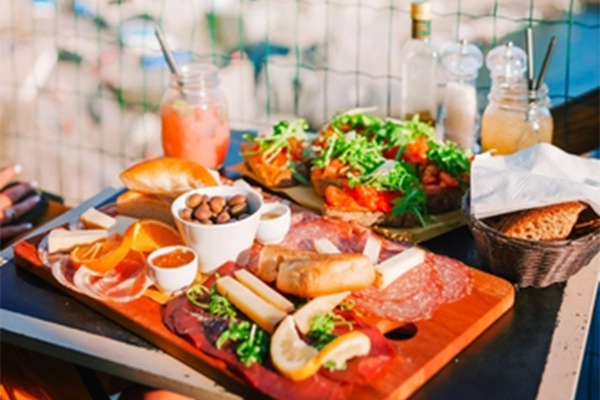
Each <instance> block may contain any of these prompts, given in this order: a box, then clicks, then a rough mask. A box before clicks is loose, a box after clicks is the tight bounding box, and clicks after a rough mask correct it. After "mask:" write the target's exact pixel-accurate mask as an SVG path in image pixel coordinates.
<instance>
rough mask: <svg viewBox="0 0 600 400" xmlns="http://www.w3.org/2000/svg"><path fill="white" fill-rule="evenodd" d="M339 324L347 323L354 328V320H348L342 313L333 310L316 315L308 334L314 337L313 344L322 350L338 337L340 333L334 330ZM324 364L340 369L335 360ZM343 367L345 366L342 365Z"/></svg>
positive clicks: (330, 367)
mask: <svg viewBox="0 0 600 400" xmlns="http://www.w3.org/2000/svg"><path fill="white" fill-rule="evenodd" d="M338 325H347V326H348V327H349V328H350V330H352V329H354V325H353V324H352V322H350V321H348V320H346V319H345V318H344V317H342V316H341V315H338V314H335V313H334V312H333V311H329V312H328V313H326V314H323V315H315V316H314V317H313V319H312V320H311V321H310V330H309V331H308V334H307V336H308V337H309V338H311V339H313V342H312V343H311V346H312V347H314V348H316V349H318V350H321V349H323V348H324V347H325V346H327V345H328V344H329V343H331V342H333V340H335V338H337V337H338V335H336V334H334V333H333V330H334V329H335V327H336V326H338ZM323 366H324V367H326V368H329V369H339V368H337V366H336V364H335V362H332V363H327V362H326V363H325V364H323ZM341 369H344V368H343V367H342V368H341Z"/></svg>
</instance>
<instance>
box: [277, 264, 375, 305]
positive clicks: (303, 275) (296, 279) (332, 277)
mask: <svg viewBox="0 0 600 400" xmlns="http://www.w3.org/2000/svg"><path fill="white" fill-rule="evenodd" d="M374 282H375V268H374V267H373V263H372V262H371V260H369V259H368V258H367V257H366V256H365V255H363V254H320V255H319V257H318V258H315V259H297V260H290V261H283V262H281V263H280V264H279V271H278V272H277V282H276V286H277V289H279V290H281V291H282V292H285V293H289V294H292V295H295V296H300V297H305V298H313V297H318V296H323V295H326V294H332V293H338V292H343V291H346V290H350V291H352V290H360V289H364V288H366V287H368V286H371V285H372V284H373V283H374Z"/></svg>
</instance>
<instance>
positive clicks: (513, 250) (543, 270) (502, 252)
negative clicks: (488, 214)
mask: <svg viewBox="0 0 600 400" xmlns="http://www.w3.org/2000/svg"><path fill="white" fill-rule="evenodd" d="M462 206H463V212H464V213H465V215H466V217H467V221H468V224H469V228H470V229H471V232H472V233H473V237H474V238H475V242H476V243H477V248H478V250H479V255H480V256H481V261H482V262H483V263H485V264H487V265H489V266H490V268H491V270H492V272H493V273H494V274H497V275H499V276H501V277H503V278H506V279H508V280H509V281H511V282H513V283H516V284H517V285H519V286H520V287H529V286H533V287H537V288H542V287H546V286H549V285H551V284H553V283H556V282H564V281H566V280H567V279H568V278H569V277H570V276H571V275H573V274H575V273H576V272H577V271H579V270H580V269H581V268H582V267H583V266H585V265H587V264H589V263H590V261H591V260H592V258H594V256H595V255H596V254H598V251H599V250H600V228H598V229H596V230H594V231H593V232H590V233H588V234H587V235H585V236H581V237H579V238H577V239H573V240H563V241H555V242H549V241H532V240H524V239H517V238H511V237H508V236H506V235H504V234H503V233H501V232H499V231H497V230H495V229H492V228H491V227H490V226H488V225H486V224H485V223H483V222H482V221H481V220H478V219H475V218H473V216H472V215H471V207H470V194H469V192H467V193H466V194H465V196H464V197H463V203H462Z"/></svg>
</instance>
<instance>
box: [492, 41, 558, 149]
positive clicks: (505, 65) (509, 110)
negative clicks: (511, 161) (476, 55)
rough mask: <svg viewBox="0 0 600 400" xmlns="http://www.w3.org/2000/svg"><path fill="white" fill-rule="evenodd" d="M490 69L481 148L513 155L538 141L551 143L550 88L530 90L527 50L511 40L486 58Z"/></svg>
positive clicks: (543, 86) (552, 127)
mask: <svg viewBox="0 0 600 400" xmlns="http://www.w3.org/2000/svg"><path fill="white" fill-rule="evenodd" d="M486 66H487V67H488V68H489V70H490V71H491V75H492V88H491V90H490V94H489V96H488V99H489V103H488V106H487V107H486V109H485V111H484V113H483V118H482V121H481V149H482V151H492V152H493V153H494V154H512V153H514V152H516V151H518V150H521V149H524V148H526V147H529V146H532V145H534V144H537V143H551V142H552V134H553V131H554V123H553V121H552V115H551V114H550V99H549V98H548V87H547V86H546V85H545V84H542V85H540V86H539V87H538V88H537V89H533V90H530V89H529V87H528V82H527V79H525V77H524V75H525V72H526V70H527V55H526V54H525V52H524V51H523V50H522V49H520V48H518V47H516V46H513V44H512V43H510V42H508V43H505V44H504V45H502V46H499V47H497V48H495V49H493V50H492V51H491V52H490V53H489V54H488V56H487V58H486Z"/></svg>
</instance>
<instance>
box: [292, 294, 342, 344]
mask: <svg viewBox="0 0 600 400" xmlns="http://www.w3.org/2000/svg"><path fill="white" fill-rule="evenodd" d="M349 294H350V292H340V293H334V294H328V295H326V296H319V297H315V298H314V299H312V300H311V301H309V302H308V303H306V304H305V305H303V306H302V308H301V309H299V310H298V311H296V312H295V313H294V314H293V317H294V321H295V322H296V326H297V327H298V330H299V331H300V332H302V333H303V334H305V335H306V334H307V333H308V331H309V330H310V323H311V322H312V320H313V318H314V317H316V316H317V315H323V314H327V313H328V312H329V311H331V310H333V309H334V308H335V307H336V306H337V305H338V304H340V303H341V302H342V300H344V299H345V298H346V297H348V295H349Z"/></svg>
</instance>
